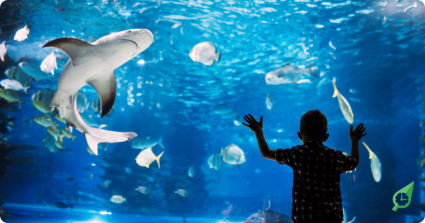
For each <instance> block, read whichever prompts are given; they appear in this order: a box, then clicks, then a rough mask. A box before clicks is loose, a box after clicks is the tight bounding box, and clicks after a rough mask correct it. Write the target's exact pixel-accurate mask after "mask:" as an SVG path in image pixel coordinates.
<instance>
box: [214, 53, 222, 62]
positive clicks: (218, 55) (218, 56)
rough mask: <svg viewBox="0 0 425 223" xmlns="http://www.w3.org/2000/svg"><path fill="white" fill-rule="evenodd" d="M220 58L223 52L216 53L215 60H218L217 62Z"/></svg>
mask: <svg viewBox="0 0 425 223" xmlns="http://www.w3.org/2000/svg"><path fill="white" fill-rule="evenodd" d="M220 58H221V52H218V53H217V54H216V55H215V58H214V59H215V61H217V63H218V62H219V61H220Z"/></svg>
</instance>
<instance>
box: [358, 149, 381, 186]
mask: <svg viewBox="0 0 425 223" xmlns="http://www.w3.org/2000/svg"><path fill="white" fill-rule="evenodd" d="M363 145H364V146H365V147H366V149H367V151H369V159H370V168H371V169H372V175H373V179H374V180H375V181H376V182H379V181H381V177H382V172H381V161H379V158H378V157H377V156H376V154H375V153H373V152H372V150H370V148H369V146H367V145H366V143H365V142H363Z"/></svg>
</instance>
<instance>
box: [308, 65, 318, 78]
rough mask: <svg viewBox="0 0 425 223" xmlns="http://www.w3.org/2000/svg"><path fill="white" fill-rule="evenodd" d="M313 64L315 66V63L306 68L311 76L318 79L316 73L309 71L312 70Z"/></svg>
mask: <svg viewBox="0 0 425 223" xmlns="http://www.w3.org/2000/svg"><path fill="white" fill-rule="evenodd" d="M315 64H316V63H312V64H311V65H310V66H308V67H307V71H308V72H309V73H310V74H311V75H313V76H316V77H318V76H319V75H317V74H316V73H314V72H313V71H312V70H311V68H312V67H313V66H314V65H315Z"/></svg>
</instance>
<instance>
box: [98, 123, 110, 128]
mask: <svg viewBox="0 0 425 223" xmlns="http://www.w3.org/2000/svg"><path fill="white" fill-rule="evenodd" d="M106 126H108V125H107V124H103V125H99V129H103V128H105V127H106Z"/></svg>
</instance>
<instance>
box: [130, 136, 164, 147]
mask: <svg viewBox="0 0 425 223" xmlns="http://www.w3.org/2000/svg"><path fill="white" fill-rule="evenodd" d="M157 144H158V145H159V146H161V147H162V148H164V145H162V138H160V139H159V140H158V141H156V140H153V139H151V138H150V137H149V136H148V137H146V138H141V139H136V140H134V141H133V143H132V144H131V148H133V149H142V150H143V149H147V148H153V147H154V146H156V145H157Z"/></svg>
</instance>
